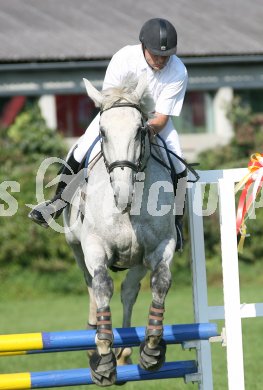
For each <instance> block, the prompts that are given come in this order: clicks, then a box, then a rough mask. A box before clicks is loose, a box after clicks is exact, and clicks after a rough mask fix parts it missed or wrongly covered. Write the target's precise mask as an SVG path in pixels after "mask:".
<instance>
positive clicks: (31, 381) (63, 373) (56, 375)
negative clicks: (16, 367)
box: [0, 360, 197, 390]
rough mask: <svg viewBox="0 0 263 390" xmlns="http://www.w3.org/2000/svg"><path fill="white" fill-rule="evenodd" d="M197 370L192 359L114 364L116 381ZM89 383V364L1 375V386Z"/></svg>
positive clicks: (4, 389)
mask: <svg viewBox="0 0 263 390" xmlns="http://www.w3.org/2000/svg"><path fill="white" fill-rule="evenodd" d="M196 372H197V366H196V362H195V361H194V360H188V361H181V362H170V363H165V364H164V365H163V366H162V367H161V368H160V370H158V371H155V372H150V371H145V370H143V369H141V368H140V367H139V366H137V365H127V366H119V367H118V368H117V383H119V382H128V381H129V382H131V381H141V380H156V379H167V378H183V377H185V375H187V374H193V373H196ZM91 384H93V381H92V379H91V375H90V370H89V369H88V368H79V369H73V370H59V371H46V372H34V373H22V374H5V375H0V390H22V389H24V390H26V389H40V388H42V389H43V388H47V387H61V386H80V385H91Z"/></svg>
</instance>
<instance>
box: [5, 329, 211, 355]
mask: <svg viewBox="0 0 263 390" xmlns="http://www.w3.org/2000/svg"><path fill="white" fill-rule="evenodd" d="M145 331H146V328H145V327H131V328H116V329H114V330H113V334H114V347H115V348H122V347H135V346H139V345H140V344H141V342H142V341H144V338H145ZM95 335H96V331H95V330H75V331H62V332H42V333H25V334H11V335H0V356H1V355H2V356H9V355H15V354H18V355H19V354H33V353H44V352H63V351H72V350H73V351H74V350H88V349H95V348H96V344H95ZM217 335H218V330H217V325H216V324H214V323H197V324H180V325H165V326H164V336H163V337H164V339H165V341H166V343H167V344H180V343H182V342H185V341H192V340H208V339H209V338H210V337H215V336H217Z"/></svg>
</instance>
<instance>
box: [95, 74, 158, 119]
mask: <svg viewBox="0 0 263 390" xmlns="http://www.w3.org/2000/svg"><path fill="white" fill-rule="evenodd" d="M137 84H138V78H137V76H136V75H135V74H134V73H128V74H127V75H126V76H125V77H124V78H123V79H122V81H121V83H120V85H119V86H118V87H112V88H107V89H105V90H104V91H102V95H103V100H102V109H103V110H106V109H108V108H110V107H112V106H113V105H114V103H116V102H123V101H124V102H128V103H132V104H136V105H138V106H139V107H140V109H141V110H142V113H143V115H144V116H146V117H149V114H150V113H152V112H153V111H154V101H153V98H152V96H151V94H150V92H149V90H148V88H147V87H146V88H145V90H144V93H143V95H142V97H141V98H139V97H138V96H136V94H134V93H133V92H134V90H135V88H136V86H137Z"/></svg>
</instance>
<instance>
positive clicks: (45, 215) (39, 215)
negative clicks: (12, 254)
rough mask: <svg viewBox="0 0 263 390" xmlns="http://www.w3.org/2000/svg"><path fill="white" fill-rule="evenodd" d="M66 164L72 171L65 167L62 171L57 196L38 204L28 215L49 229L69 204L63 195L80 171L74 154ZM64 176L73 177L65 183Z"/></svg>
mask: <svg viewBox="0 0 263 390" xmlns="http://www.w3.org/2000/svg"><path fill="white" fill-rule="evenodd" d="M66 162H67V165H68V166H69V167H70V168H71V169H70V168H68V166H66V165H64V166H63V168H62V170H61V171H60V174H61V176H60V181H59V183H58V186H57V189H56V192H55V196H54V197H53V198H52V199H51V200H49V201H47V202H44V203H40V204H38V205H37V206H35V207H34V208H33V210H31V211H30V213H29V214H28V216H29V218H31V219H32V220H33V221H34V222H36V223H38V224H39V225H41V226H43V227H46V228H48V227H49V223H50V222H51V221H52V219H56V218H58V217H59V216H60V215H61V214H62V212H63V210H64V208H65V207H66V206H67V204H68V202H67V201H66V200H63V199H62V193H63V191H64V190H65V188H66V187H67V186H68V185H69V184H70V183H71V182H72V180H73V178H74V174H77V173H78V170H79V166H80V163H79V162H78V161H76V160H75V158H74V156H73V154H71V155H70V156H69V158H68V160H67V161H66ZM72 172H73V173H72ZM64 175H67V176H70V175H72V178H70V179H69V180H66V181H64V180H65V176H64ZM63 176H64V179H63Z"/></svg>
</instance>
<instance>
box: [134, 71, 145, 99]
mask: <svg viewBox="0 0 263 390" xmlns="http://www.w3.org/2000/svg"><path fill="white" fill-rule="evenodd" d="M146 87H147V73H146V72H143V73H142V74H141V75H140V77H139V80H138V84H137V87H136V88H135V91H134V92H135V94H136V96H138V98H139V100H140V99H141V98H142V96H143V94H144V91H145V89H146Z"/></svg>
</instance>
